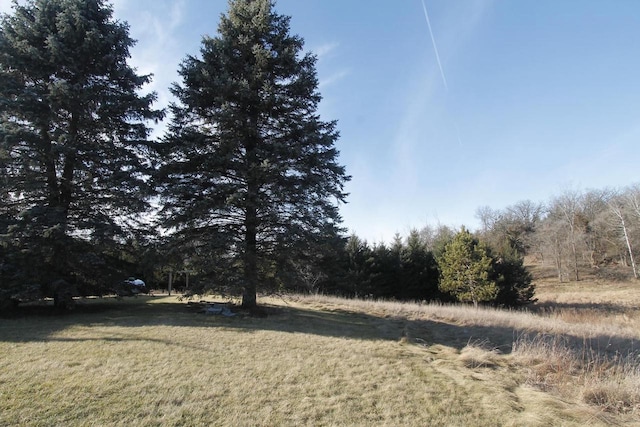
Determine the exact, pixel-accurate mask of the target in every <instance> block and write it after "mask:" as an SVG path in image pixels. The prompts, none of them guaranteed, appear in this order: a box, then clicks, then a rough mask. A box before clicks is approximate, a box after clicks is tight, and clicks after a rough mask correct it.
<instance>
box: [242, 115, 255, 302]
mask: <svg viewBox="0 0 640 427" xmlns="http://www.w3.org/2000/svg"><path fill="white" fill-rule="evenodd" d="M252 123H257V119H254V120H253V121H252ZM255 126H256V127H257V125H255ZM256 146H257V136H254V137H250V138H248V139H247V145H246V160H245V161H246V167H247V196H246V207H245V218H244V226H245V236H244V243H245V245H244V248H245V252H244V286H243V289H242V307H243V308H245V309H254V308H256V307H257V298H256V292H257V288H258V244H257V234H258V230H257V229H258V191H259V184H258V179H257V177H256V174H257V172H258V171H257V168H258V161H257V153H256Z"/></svg>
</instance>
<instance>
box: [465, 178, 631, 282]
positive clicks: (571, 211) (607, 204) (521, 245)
mask: <svg viewBox="0 0 640 427" xmlns="http://www.w3.org/2000/svg"><path fill="white" fill-rule="evenodd" d="M477 217H478V218H479V219H480V222H481V229H480V230H479V232H478V235H479V236H480V237H481V238H483V239H484V240H485V241H487V242H488V244H489V245H490V246H492V247H494V248H498V249H501V250H513V251H515V252H516V253H517V254H519V255H520V256H528V257H529V258H530V259H531V262H532V263H538V264H541V265H545V266H548V267H550V268H553V270H554V271H555V274H556V276H557V278H558V280H559V281H561V282H564V281H579V280H581V278H582V277H583V275H585V274H595V275H600V276H603V277H605V276H606V277H607V278H612V279H615V278H624V277H626V276H629V275H633V277H634V278H636V279H637V278H638V274H639V272H638V266H637V256H638V248H639V245H640V185H638V184H635V185H630V186H628V187H625V188H619V189H610V188H605V189H591V190H586V191H576V190H568V191H565V192H563V193H562V194H560V195H558V196H556V197H553V198H552V199H551V200H549V201H548V202H547V203H534V202H531V201H523V202H519V203H516V204H515V205H513V206H509V207H507V208H505V209H502V210H494V209H491V208H489V207H482V208H479V209H478V210H477Z"/></svg>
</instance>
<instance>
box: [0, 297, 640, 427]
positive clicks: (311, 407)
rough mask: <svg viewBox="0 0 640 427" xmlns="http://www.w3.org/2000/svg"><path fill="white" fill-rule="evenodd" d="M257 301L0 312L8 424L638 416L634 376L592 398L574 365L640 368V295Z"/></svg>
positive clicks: (413, 422) (487, 421)
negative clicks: (550, 299)
mask: <svg viewBox="0 0 640 427" xmlns="http://www.w3.org/2000/svg"><path fill="white" fill-rule="evenodd" d="M639 295H640V293H639ZM210 299H211V298H210ZM260 301H261V302H262V303H264V304H265V306H266V307H267V309H268V312H269V316H268V317H266V318H258V317H251V316H245V315H238V316H235V317H223V316H211V315H205V314H200V313H196V312H194V311H193V310H189V309H188V306H187V303H186V302H185V301H179V300H178V299H177V298H176V297H175V296H172V297H169V296H155V297H139V298H132V299H128V300H117V299H110V298H105V299H93V300H80V301H79V303H78V307H77V309H76V310H75V311H74V312H72V313H69V314H66V315H55V314H53V313H51V311H50V308H49V307H40V306H34V307H29V308H27V310H26V311H25V312H23V313H21V314H19V315H16V316H14V317H11V318H4V319H0V356H1V357H2V370H1V371H0V425H7V426H9V425H11V426H14V425H24V426H50V425H110V426H111V425H121V426H160V425H162V426H178V425H185V426H189V425H230V426H256V425H268V426H275V425H340V426H344V425H394V426H395V425H403V426H425V425H456V426H465V425H469V426H482V425H486V426H499V425H504V426H522V425H528V426H555V425H567V426H571V425H576V426H578V425H581V426H584V425H611V424H614V425H615V424H619V425H622V424H625V425H640V419H639V418H638V415H639V413H640V409H639V408H638V407H637V405H639V404H640V400H639V396H640V391H639V390H637V389H634V385H633V384H630V385H627V386H626V387H627V388H626V389H625V390H626V392H628V393H630V394H629V395H625V396H626V397H623V400H625V401H624V402H622V403H621V404H620V405H618V406H616V405H615V404H612V403H611V402H609V401H608V400H607V399H617V398H619V397H615V396H614V397H611V396H609V395H607V394H606V393H605V395H604V397H602V396H600V395H598V396H600V397H601V398H602V399H604V400H603V401H599V400H598V399H597V398H591V399H590V398H589V394H588V393H589V391H591V392H593V390H595V388H594V387H595V385H594V384H595V383H592V382H589V381H594V379H593V378H592V377H589V369H588V368H585V367H584V366H583V367H582V368H581V367H580V363H582V362H585V361H587V362H588V363H591V364H593V365H594V366H595V362H598V363H599V365H598V366H599V368H598V369H602V370H603V371H602V372H605V373H608V375H607V376H608V377H609V378H614V377H616V375H618V377H617V378H618V379H620V378H625V377H629V375H631V377H630V378H631V380H637V379H639V378H640V375H638V366H637V360H636V361H635V362H636V363H635V364H633V363H630V362H629V360H626V362H625V363H618V362H620V361H618V362H615V361H614V362H611V360H612V357H613V358H615V354H622V352H626V353H627V354H629V353H630V352H633V342H635V341H637V340H638V339H640V328H638V325H639V322H640V321H639V319H640V316H638V312H637V311H636V312H631V311H629V312H628V313H627V314H626V316H627V318H628V319H629V321H628V322H627V324H625V323H624V321H623V320H621V321H620V322H618V323H615V322H614V321H611V322H607V324H605V325H591V326H593V327H589V325H584V324H583V323H580V322H572V321H571V319H569V320H567V319H563V318H562V312H561V311H560V310H556V311H552V310H550V309H549V308H548V306H543V308H542V309H541V310H540V312H539V313H535V312H528V313H518V312H506V311H498V310H485V309H479V310H474V309H472V308H469V307H450V306H438V305H417V304H400V303H390V302H372V301H348V300H342V299H337V298H328V297H321V296H315V297H302V296H288V297H283V298H262V299H261V300H260ZM609 308H610V307H609ZM565 309H567V310H572V309H575V308H570V307H565ZM589 309H592V310H593V307H589ZM620 316H622V315H620ZM629 316H631V317H629ZM620 319H622V317H620ZM592 320H593V319H592ZM554 337H555V338H554ZM558 337H562V339H561V340H558ZM554 339H555V341H554ZM605 341H606V342H608V343H609V344H612V343H613V345H615V347H616V349H615V350H614V349H612V348H600V347H599V346H600V345H601V342H605ZM587 342H588V344H589V345H588V346H586V345H585V343H587ZM514 343H515V344H514ZM559 343H560V344H559ZM580 343H582V345H580ZM603 345H604V344H603ZM572 346H573V347H572ZM587 347H588V348H590V349H591V350H589V351H592V350H593V348H594V347H595V348H596V350H598V351H597V354H596V355H595V356H596V357H595V358H594V357H592V358H590V359H589V357H591V356H588V357H587V359H588V360H587V359H585V356H584V354H586V353H585V352H586V351H587V350H586V348H587ZM605 347H606V345H605ZM608 347H611V345H609V346H608ZM576 349H580V351H582V352H583V353H582V354H583V356H582V359H581V360H580V357H578V359H575V360H574V359H571V357H574V356H575V352H572V351H573V350H576ZM545 351H551V353H544V352H545ZM554 352H555V353H554ZM562 352H564V353H562ZM553 354H555V355H558V354H562V356H563V357H569V359H568V360H569V362H568V363H571V364H572V365H571V366H570V367H567V366H566V365H563V364H562V363H564V362H566V361H565V360H564V359H562V360H558V361H553V360H551V359H552V358H551V356H550V355H553ZM554 363H555V365H554ZM549 364H551V365H552V366H547V365H549ZM554 366H555V368H554ZM620 367H623V368H624V369H626V371H621V372H622V373H620V372H618V371H616V369H618V370H620ZM554 369H555V372H554ZM607 369H608V370H609V371H607ZM634 369H635V371H634ZM592 370H593V369H592ZM561 374H566V376H563V375H561ZM613 374H615V375H613ZM620 375H622V377H620ZM633 375H636V376H635V377H633ZM567 378H571V379H572V380H571V382H573V383H574V384H573V385H574V387H573V388H571V387H568V386H567V384H564V383H563V381H566V380H567ZM597 385H598V386H601V385H602V384H600V383H598V384H597ZM576 387H577V388H576ZM607 390H609V389H606V388H605V389H604V391H605V392H608V393H611V391H610V390H609V391H607ZM634 393H637V395H636V394H634Z"/></svg>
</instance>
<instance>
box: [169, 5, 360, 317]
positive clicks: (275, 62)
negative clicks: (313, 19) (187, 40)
mask: <svg viewBox="0 0 640 427" xmlns="http://www.w3.org/2000/svg"><path fill="white" fill-rule="evenodd" d="M289 21H290V18H289V17H287V16H283V15H279V14H277V13H276V12H275V11H274V2H273V1H271V0H232V1H230V3H229V11H228V13H227V14H226V15H223V16H222V17H221V21H220V24H219V27H218V35H217V36H216V37H205V38H204V39H203V41H202V47H201V52H200V53H201V57H200V58H197V57H194V56H188V57H187V58H186V59H185V60H184V62H183V63H182V65H181V67H180V70H179V73H180V75H181V77H182V84H176V85H174V87H173V93H174V95H175V96H176V97H177V98H178V100H179V104H176V105H174V106H172V112H173V121H172V123H171V125H170V128H169V132H168V134H167V136H166V138H165V141H164V159H165V164H164V166H163V167H162V168H161V170H160V172H159V175H158V178H159V181H158V183H159V184H160V188H161V194H162V198H163V201H164V209H163V211H162V216H163V218H164V220H165V223H164V224H165V226H167V227H169V228H171V229H172V230H173V231H175V236H176V237H177V238H178V239H179V240H180V241H182V242H183V243H186V242H191V244H192V246H193V242H194V241H197V242H199V246H201V247H204V246H207V247H208V250H207V251H206V253H207V254H209V256H210V257H213V258H214V259H209V260H207V261H206V262H205V264H206V265H204V266H203V268H205V269H209V270H211V269H214V268H219V267H220V266H224V267H225V268H224V273H223V274H220V275H218V276H217V279H218V280H220V281H230V280H237V281H238V283H239V284H240V285H241V287H242V297H243V305H244V306H245V307H249V308H251V307H254V306H255V305H256V291H257V287H258V283H259V282H261V281H263V280H264V279H265V275H266V273H265V274H262V273H264V272H267V271H272V269H273V265H274V263H273V259H274V258H276V257H279V256H281V255H282V253H283V251H286V252H287V253H289V254H290V256H291V257H292V258H296V257H297V256H298V255H299V254H303V253H304V252H305V251H308V250H311V249H310V248H311V247H312V246H313V243H314V242H317V241H318V240H322V239H323V238H327V239H330V238H331V235H333V234H336V233H337V232H338V231H339V223H340V217H339V214H338V210H337V202H338V201H344V199H345V197H346V195H345V193H344V192H343V185H344V183H345V182H346V181H347V180H348V179H349V178H348V176H347V175H346V174H345V170H344V167H342V166H340V165H339V164H338V162H337V157H338V152H337V150H336V148H335V146H334V143H335V141H336V140H337V138H338V132H337V131H336V123H335V122H333V121H332V122H323V121H321V120H320V118H319V116H318V114H317V108H318V103H319V102H320V99H321V97H320V95H319V93H318V90H317V88H318V80H317V77H316V71H315V63H316V57H315V56H314V55H312V54H303V53H302V49H303V40H302V39H301V38H300V37H298V36H295V35H290V34H289ZM234 273H235V274H234Z"/></svg>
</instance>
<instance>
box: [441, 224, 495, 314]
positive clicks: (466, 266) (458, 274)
mask: <svg viewBox="0 0 640 427" xmlns="http://www.w3.org/2000/svg"><path fill="white" fill-rule="evenodd" d="M438 265H439V267H440V272H441V278H440V284H439V287H440V290H441V291H442V292H446V293H450V294H452V295H453V296H455V297H456V298H457V299H458V301H461V302H472V303H473V305H474V306H476V307H477V306H478V304H479V303H480V302H489V301H494V300H495V298H496V296H497V294H498V288H497V286H496V283H495V282H494V281H493V280H491V277H492V276H493V259H492V258H491V256H490V253H489V250H488V248H487V247H486V246H485V245H484V244H482V243H481V242H479V241H478V240H477V239H476V238H474V237H473V236H472V235H471V233H470V232H469V231H468V230H466V229H465V228H464V227H463V228H462V230H460V232H458V233H457V234H456V235H455V236H454V238H453V240H452V241H451V242H449V243H448V244H447V245H446V247H445V250H444V253H443V254H442V256H441V257H440V258H439V259H438Z"/></svg>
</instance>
